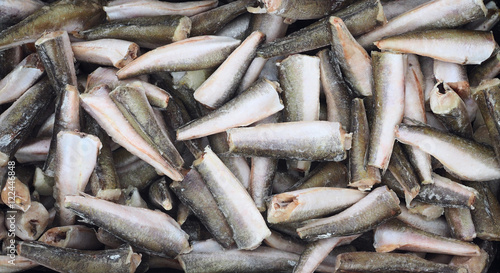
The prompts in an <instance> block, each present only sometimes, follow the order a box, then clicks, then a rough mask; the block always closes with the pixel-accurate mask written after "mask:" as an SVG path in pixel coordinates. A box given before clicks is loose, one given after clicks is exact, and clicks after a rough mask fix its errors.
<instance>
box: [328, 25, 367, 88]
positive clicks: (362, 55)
mask: <svg viewBox="0 0 500 273" xmlns="http://www.w3.org/2000/svg"><path fill="white" fill-rule="evenodd" d="M329 22H330V25H331V31H332V35H331V37H332V42H331V44H332V52H333V53H334V55H335V56H336V61H337V62H338V63H339V65H340V68H341V70H342V75H343V76H344V79H345V81H346V82H347V83H348V84H349V85H350V86H351V88H352V90H353V91H354V92H355V93H356V94H357V95H358V96H365V97H366V96H371V95H372V94H373V76H372V61H371V58H370V56H369V55H368V53H367V52H366V50H365V49H364V48H363V47H361V46H360V45H359V44H358V42H356V40H355V39H354V37H353V36H352V35H351V33H350V32H349V30H348V29H347V26H346V25H345V24H344V21H342V19H340V18H339V17H335V16H331V17H330V19H329Z"/></svg>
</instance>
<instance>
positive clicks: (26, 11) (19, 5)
mask: <svg viewBox="0 0 500 273" xmlns="http://www.w3.org/2000/svg"><path fill="white" fill-rule="evenodd" d="M43 6H45V3H44V2H42V1H40V0H28V1H23V2H19V1H16V0H5V1H2V3H0V10H2V11H1V12H0V24H13V23H17V22H19V21H21V20H22V19H24V18H26V17H28V16H29V15H31V14H33V12H35V11H37V10H38V9H40V8H41V7H43Z"/></svg>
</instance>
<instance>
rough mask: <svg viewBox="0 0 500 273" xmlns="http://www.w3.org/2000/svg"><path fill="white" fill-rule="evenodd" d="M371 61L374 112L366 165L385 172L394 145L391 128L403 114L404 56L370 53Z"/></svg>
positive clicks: (394, 126)
mask: <svg viewBox="0 0 500 273" xmlns="http://www.w3.org/2000/svg"><path fill="white" fill-rule="evenodd" d="M372 61H373V78H374V94H373V99H374V102H375V109H374V113H373V121H372V122H371V128H370V133H371V135H370V147H369V151H368V161H367V165H368V166H373V167H377V168H379V169H382V170H383V171H385V170H386V169H387V167H388V165H389V160H390V158H391V153H392V147H393V145H394V137H395V133H394V129H395V128H396V126H397V125H398V124H400V123H401V121H402V119H403V114H404V91H405V87H404V84H405V81H404V74H405V71H406V69H405V68H406V67H405V65H404V64H405V56H404V55H401V54H393V53H388V52H385V53H379V52H372Z"/></svg>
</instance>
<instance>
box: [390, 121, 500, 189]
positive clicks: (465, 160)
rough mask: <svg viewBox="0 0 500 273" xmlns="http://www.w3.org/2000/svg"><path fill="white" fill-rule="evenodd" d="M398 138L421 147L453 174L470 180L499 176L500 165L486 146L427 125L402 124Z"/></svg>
mask: <svg viewBox="0 0 500 273" xmlns="http://www.w3.org/2000/svg"><path fill="white" fill-rule="evenodd" d="M396 138H397V140H398V141H400V142H402V143H404V144H409V145H413V146H416V147H418V148H419V149H421V150H423V151H424V152H427V153H429V154H430V155H432V156H433V157H435V158H436V159H437V160H439V162H441V163H442V164H443V165H444V168H445V169H446V170H447V171H448V172H450V173H451V174H453V175H454V176H456V177H458V178H460V179H463V180H470V181H488V180H494V179H498V178H500V164H499V163H498V161H497V160H496V158H495V152H494V151H492V150H491V149H490V148H488V147H487V146H484V145H482V144H479V143H477V142H475V141H472V140H468V139H464V138H461V137H458V136H455V135H452V134H448V133H443V132H441V131H438V130H437V129H434V128H431V127H427V126H417V125H405V124H401V125H399V128H398V129H397V130H396Z"/></svg>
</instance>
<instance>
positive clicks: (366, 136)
mask: <svg viewBox="0 0 500 273" xmlns="http://www.w3.org/2000/svg"><path fill="white" fill-rule="evenodd" d="M350 123H351V130H352V145H351V146H352V147H351V149H350V150H349V187H357V188H358V189H359V190H370V189H371V188H372V187H373V186H374V185H375V184H378V183H380V182H381V179H382V178H381V176H380V170H379V169H378V168H375V167H373V166H366V158H367V155H368V147H369V141H370V128H369V125H368V119H367V117H366V110H365V105H364V103H363V99H360V98H355V99H353V100H352V102H351V122H350Z"/></svg>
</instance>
